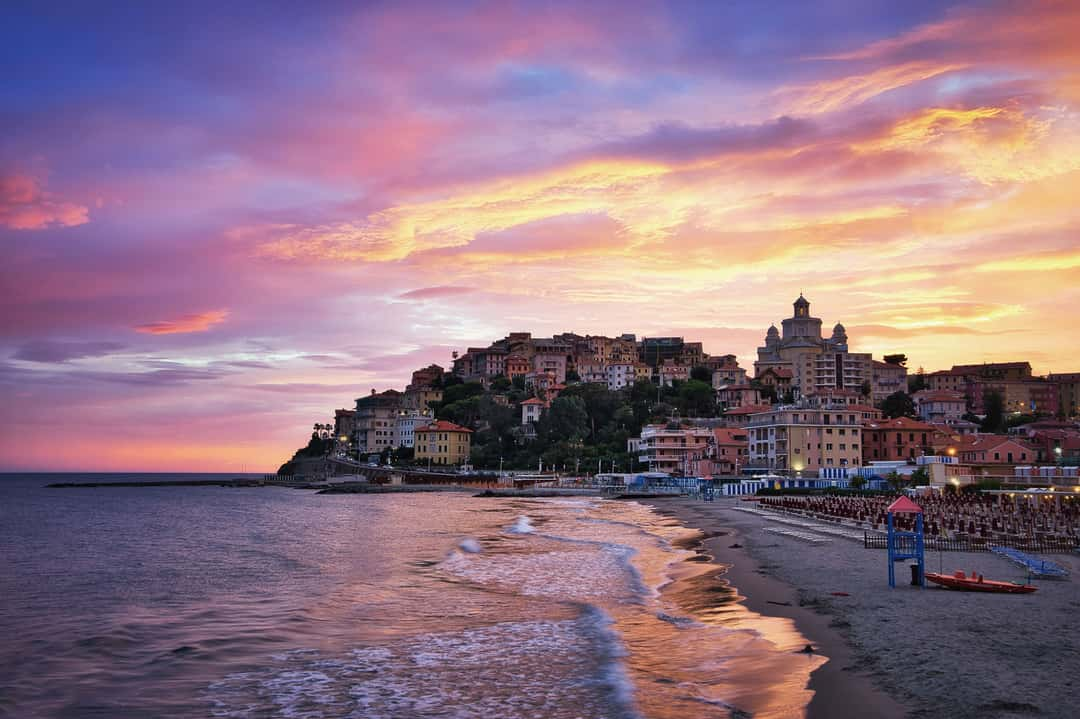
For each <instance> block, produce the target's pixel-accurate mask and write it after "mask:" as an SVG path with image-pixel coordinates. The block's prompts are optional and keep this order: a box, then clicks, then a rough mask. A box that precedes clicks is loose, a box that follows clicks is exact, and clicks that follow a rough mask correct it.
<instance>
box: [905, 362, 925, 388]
mask: <svg viewBox="0 0 1080 719" xmlns="http://www.w3.org/2000/svg"><path fill="white" fill-rule="evenodd" d="M907 386H908V392H910V393H911V394H915V393H916V392H921V391H922V390H924V389H926V371H925V370H924V369H923V368H922V367H920V368H919V370H918V371H917V372H916V373H915V374H913V375H909V376H908V378H907Z"/></svg>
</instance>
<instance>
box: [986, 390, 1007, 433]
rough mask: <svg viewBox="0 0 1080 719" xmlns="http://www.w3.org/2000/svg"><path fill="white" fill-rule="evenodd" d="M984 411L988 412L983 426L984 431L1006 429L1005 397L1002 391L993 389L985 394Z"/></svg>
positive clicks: (1001, 430) (995, 431) (994, 431)
mask: <svg viewBox="0 0 1080 719" xmlns="http://www.w3.org/2000/svg"><path fill="white" fill-rule="evenodd" d="M983 411H984V412H985V413H986V414H985V416H984V417H983V421H982V427H981V429H982V431H983V432H993V433H998V432H1003V431H1004V430H1005V399H1004V398H1003V397H1002V396H1001V393H1000V392H996V391H994V390H991V391H989V392H987V393H986V394H984V395H983Z"/></svg>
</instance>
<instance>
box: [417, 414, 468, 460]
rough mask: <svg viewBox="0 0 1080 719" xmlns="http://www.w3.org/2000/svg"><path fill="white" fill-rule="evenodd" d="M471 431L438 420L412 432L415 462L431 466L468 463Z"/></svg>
mask: <svg viewBox="0 0 1080 719" xmlns="http://www.w3.org/2000/svg"><path fill="white" fill-rule="evenodd" d="M471 435H472V430H471V429H466V428H465V427H461V426H459V425H456V424H454V423H453V422H447V421H445V420H438V421H437V422H432V423H431V424H429V425H427V426H426V427H417V428H416V429H415V430H414V442H415V449H416V454H415V458H416V462H417V463H424V462H427V461H428V460H430V461H431V464H441V465H451V466H452V465H459V464H465V463H466V462H468V461H469V451H470V449H471V448H472V446H471V445H472V437H471Z"/></svg>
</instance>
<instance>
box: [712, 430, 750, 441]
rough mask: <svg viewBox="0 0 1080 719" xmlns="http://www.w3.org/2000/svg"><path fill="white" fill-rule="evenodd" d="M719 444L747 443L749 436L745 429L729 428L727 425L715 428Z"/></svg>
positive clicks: (714, 432)
mask: <svg viewBox="0 0 1080 719" xmlns="http://www.w3.org/2000/svg"><path fill="white" fill-rule="evenodd" d="M713 434H714V435H715V436H716V442H717V444H746V443H747V436H746V430H745V429H728V428H726V427H715V428H713Z"/></svg>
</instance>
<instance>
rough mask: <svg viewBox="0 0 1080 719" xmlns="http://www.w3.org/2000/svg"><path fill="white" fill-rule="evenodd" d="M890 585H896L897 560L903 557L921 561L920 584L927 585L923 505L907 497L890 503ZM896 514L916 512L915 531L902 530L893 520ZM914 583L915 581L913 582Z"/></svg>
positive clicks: (888, 512) (888, 513) (888, 515)
mask: <svg viewBox="0 0 1080 719" xmlns="http://www.w3.org/2000/svg"><path fill="white" fill-rule="evenodd" d="M885 511H886V512H887V515H886V516H887V517H888V522H889V538H888V539H889V586H890V587H893V588H895V587H896V562H897V561H899V560H901V559H914V560H916V561H917V562H918V563H919V585H920V586H923V587H925V586H926V562H925V559H924V556H923V511H922V507H920V506H919V505H917V504H915V503H914V502H912V501H911V500H910V499H908V498H907V497H900V498H899V499H897V500H896V501H895V502H893V503H892V504H890V505H889V507H888V509H886V510H885ZM894 514H914V515H915V531H914V532H901V531H899V530H897V529H896V524H895V523H894V522H893V515H894ZM913 583H914V582H913Z"/></svg>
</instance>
